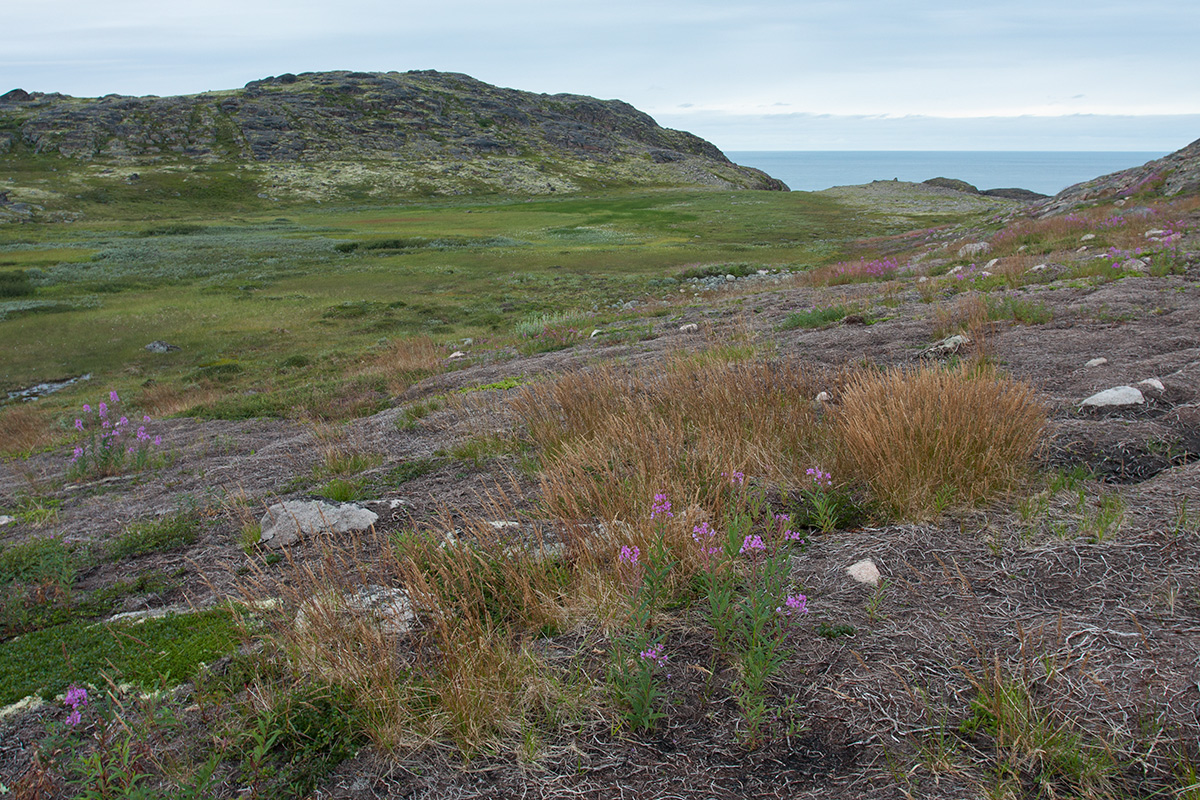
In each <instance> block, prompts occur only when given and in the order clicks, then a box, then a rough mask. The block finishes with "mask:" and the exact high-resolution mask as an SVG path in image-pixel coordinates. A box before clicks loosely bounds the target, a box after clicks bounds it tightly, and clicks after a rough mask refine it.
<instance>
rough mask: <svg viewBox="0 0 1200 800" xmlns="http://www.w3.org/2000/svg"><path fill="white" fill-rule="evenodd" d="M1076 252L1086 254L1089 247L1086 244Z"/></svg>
mask: <svg viewBox="0 0 1200 800" xmlns="http://www.w3.org/2000/svg"><path fill="white" fill-rule="evenodd" d="M1075 252H1076V253H1086V252H1087V245H1086V244H1085V245H1084V246H1083V247H1081V248H1079V249H1078V250H1076V251H1075Z"/></svg>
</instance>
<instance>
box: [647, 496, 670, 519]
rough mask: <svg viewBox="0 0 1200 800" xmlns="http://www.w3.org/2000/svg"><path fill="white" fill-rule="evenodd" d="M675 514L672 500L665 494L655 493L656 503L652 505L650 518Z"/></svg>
mask: <svg viewBox="0 0 1200 800" xmlns="http://www.w3.org/2000/svg"><path fill="white" fill-rule="evenodd" d="M674 516H675V515H674V514H672V513H671V501H670V500H668V499H667V496H666V495H665V494H656V495H654V505H652V506H651V507H650V519H656V518H658V517H668V518H669V517H674Z"/></svg>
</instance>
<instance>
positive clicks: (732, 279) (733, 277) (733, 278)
mask: <svg viewBox="0 0 1200 800" xmlns="http://www.w3.org/2000/svg"><path fill="white" fill-rule="evenodd" d="M725 280H727V281H728V282H730V283H733V282H734V281H736V280H737V275H733V274H730V275H726V276H725Z"/></svg>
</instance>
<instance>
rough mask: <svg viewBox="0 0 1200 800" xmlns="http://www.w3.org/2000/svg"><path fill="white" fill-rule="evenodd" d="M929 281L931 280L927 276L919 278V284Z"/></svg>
mask: <svg viewBox="0 0 1200 800" xmlns="http://www.w3.org/2000/svg"><path fill="white" fill-rule="evenodd" d="M928 280H929V278H928V277H927V276H925V275H922V276H921V277H919V278H917V283H925V282H927V281H928Z"/></svg>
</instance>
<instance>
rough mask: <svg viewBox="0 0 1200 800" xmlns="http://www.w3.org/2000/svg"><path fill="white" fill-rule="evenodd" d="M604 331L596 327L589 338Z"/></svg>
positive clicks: (593, 337)
mask: <svg viewBox="0 0 1200 800" xmlns="http://www.w3.org/2000/svg"><path fill="white" fill-rule="evenodd" d="M680 291H683V290H682V289H681V290H680ZM602 333H604V331H602V330H600V329H599V328H596V330H594V331H592V335H591V336H589V337H588V338H589V339H595V338H596V337H597V336H599V335H600V334H602Z"/></svg>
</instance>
